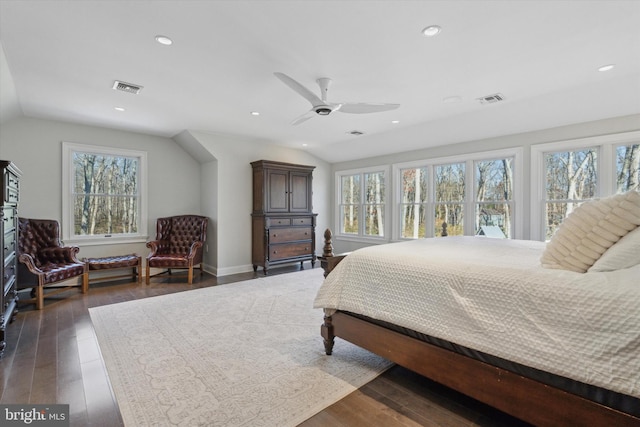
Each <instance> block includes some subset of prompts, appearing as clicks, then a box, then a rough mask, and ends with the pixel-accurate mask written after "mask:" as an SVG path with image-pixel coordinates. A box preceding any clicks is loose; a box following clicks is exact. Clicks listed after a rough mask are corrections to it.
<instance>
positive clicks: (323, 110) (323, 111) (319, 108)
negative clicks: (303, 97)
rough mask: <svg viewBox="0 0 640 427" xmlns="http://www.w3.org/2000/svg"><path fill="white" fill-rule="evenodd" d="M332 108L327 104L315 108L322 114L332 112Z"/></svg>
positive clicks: (325, 114)
mask: <svg viewBox="0 0 640 427" xmlns="http://www.w3.org/2000/svg"><path fill="white" fill-rule="evenodd" d="M331 111H332V110H331V108H329V107H326V106H323V105H321V106H319V107H316V108H315V112H316V113H317V114H319V115H321V116H328V115H329V114H330V113H331Z"/></svg>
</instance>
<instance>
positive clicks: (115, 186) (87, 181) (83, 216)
mask: <svg viewBox="0 0 640 427" xmlns="http://www.w3.org/2000/svg"><path fill="white" fill-rule="evenodd" d="M145 168H146V153H143V152H137V151H131V150H122V149H115V148H106V147H98V146H90V145H80V144H71V143H63V169H64V173H63V195H62V196H63V197H62V199H63V224H62V231H63V236H64V239H65V240H71V241H76V242H80V241H82V242H85V243H89V244H90V243H91V242H97V241H99V243H101V244H104V243H105V242H106V241H105V238H108V239H109V243H122V242H124V241H132V240H146V201H145V199H144V196H143V195H144V194H145V193H144V192H143V189H144V187H145V184H146V178H145V176H146V174H145Z"/></svg>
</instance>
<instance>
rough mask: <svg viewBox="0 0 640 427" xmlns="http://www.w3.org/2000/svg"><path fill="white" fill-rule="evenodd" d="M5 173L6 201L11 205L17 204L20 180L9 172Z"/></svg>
mask: <svg viewBox="0 0 640 427" xmlns="http://www.w3.org/2000/svg"><path fill="white" fill-rule="evenodd" d="M4 173H5V176H4V182H5V183H6V186H5V188H4V201H5V203H9V204H17V203H18V198H19V193H20V180H19V179H18V177H17V176H15V175H14V174H13V173H11V172H10V171H8V170H5V171H4Z"/></svg>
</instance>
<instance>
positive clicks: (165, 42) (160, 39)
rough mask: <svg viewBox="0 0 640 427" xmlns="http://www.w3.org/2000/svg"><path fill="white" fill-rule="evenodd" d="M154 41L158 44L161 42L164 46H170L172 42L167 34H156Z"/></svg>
mask: <svg viewBox="0 0 640 427" xmlns="http://www.w3.org/2000/svg"><path fill="white" fill-rule="evenodd" d="M156 41H157V42H158V43H160V44H163V45H165V46H171V45H172V44H173V40H171V39H170V38H169V37H167V36H160V35H158V36H156Z"/></svg>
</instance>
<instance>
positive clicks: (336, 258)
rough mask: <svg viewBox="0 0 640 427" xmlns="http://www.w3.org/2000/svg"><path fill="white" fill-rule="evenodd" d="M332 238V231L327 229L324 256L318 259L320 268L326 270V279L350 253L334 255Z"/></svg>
mask: <svg viewBox="0 0 640 427" xmlns="http://www.w3.org/2000/svg"><path fill="white" fill-rule="evenodd" d="M331 236H332V234H331V230H330V229H328V228H327V229H326V230H325V232H324V247H323V248H322V256H320V257H318V259H319V260H320V266H321V267H322V269H323V270H324V277H327V276H328V275H329V273H331V270H333V269H334V268H335V267H336V265H338V263H339V262H340V261H342V260H343V258H344V257H346V256H347V255H348V253H345V254H340V255H334V254H333V244H332V242H331Z"/></svg>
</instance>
